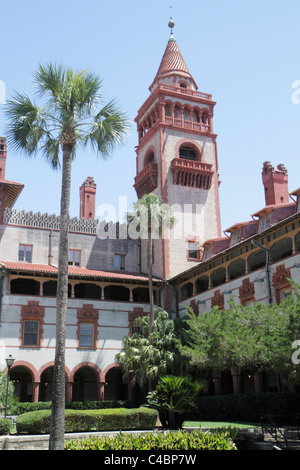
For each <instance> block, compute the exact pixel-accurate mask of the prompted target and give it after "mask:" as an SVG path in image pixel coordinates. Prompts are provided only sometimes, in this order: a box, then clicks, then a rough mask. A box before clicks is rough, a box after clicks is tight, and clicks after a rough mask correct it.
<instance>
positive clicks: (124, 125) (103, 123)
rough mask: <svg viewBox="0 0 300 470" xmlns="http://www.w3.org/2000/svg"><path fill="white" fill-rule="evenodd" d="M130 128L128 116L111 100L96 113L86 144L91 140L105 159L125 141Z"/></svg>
mask: <svg viewBox="0 0 300 470" xmlns="http://www.w3.org/2000/svg"><path fill="white" fill-rule="evenodd" d="M129 130H130V126H129V124H128V118H127V117H126V115H125V114H124V112H123V111H121V110H120V109H119V108H118V107H117V106H116V104H115V102H114V101H111V102H110V103H108V104H107V105H106V106H104V107H103V108H102V109H101V110H100V111H99V112H98V113H97V114H96V115H95V119H94V124H93V127H92V129H91V131H90V132H89V133H88V134H87V136H86V139H85V145H86V144H87V143H88V142H89V143H90V144H91V145H92V147H93V148H94V149H95V150H96V151H97V152H98V153H99V154H101V156H102V157H103V158H104V159H105V158H108V157H110V156H111V154H112V152H113V150H114V149H115V147H116V146H118V145H122V144H124V143H125V141H126V138H127V137H128V134H129Z"/></svg>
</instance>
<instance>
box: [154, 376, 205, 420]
mask: <svg viewBox="0 0 300 470" xmlns="http://www.w3.org/2000/svg"><path fill="white" fill-rule="evenodd" d="M202 389H203V385H202V384H200V383H199V382H196V381H195V380H192V379H190V378H189V377H176V376H174V375H167V376H165V377H162V378H161V379H160V380H159V382H158V384H157V386H156V389H155V390H154V391H153V392H150V393H149V394H148V396H147V400H148V403H149V406H150V407H152V408H154V409H156V410H158V412H159V419H160V421H161V423H162V425H163V427H165V428H168V429H179V428H181V427H182V424H183V421H184V419H185V416H186V413H187V412H189V411H191V410H193V409H195V408H196V405H195V400H196V397H197V396H198V395H199V393H200V391H201V390H202Z"/></svg>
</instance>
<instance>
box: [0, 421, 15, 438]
mask: <svg viewBox="0 0 300 470" xmlns="http://www.w3.org/2000/svg"><path fill="white" fill-rule="evenodd" d="M11 428H12V420H11V419H10V418H1V419H0V436H4V435H5V434H9V433H10V430H11Z"/></svg>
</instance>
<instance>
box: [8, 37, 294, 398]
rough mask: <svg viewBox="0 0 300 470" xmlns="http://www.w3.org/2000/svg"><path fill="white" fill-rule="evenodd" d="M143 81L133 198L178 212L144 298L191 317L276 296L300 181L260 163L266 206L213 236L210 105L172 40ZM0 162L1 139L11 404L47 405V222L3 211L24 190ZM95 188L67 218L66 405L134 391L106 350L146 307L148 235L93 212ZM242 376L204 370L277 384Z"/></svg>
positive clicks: (288, 274) (51, 275)
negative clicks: (134, 234)
mask: <svg viewBox="0 0 300 470" xmlns="http://www.w3.org/2000/svg"><path fill="white" fill-rule="evenodd" d="M149 90H150V95H149V97H148V98H147V100H146V101H145V103H144V104H143V105H142V106H141V108H140V109H139V111H138V114H137V117H136V120H135V121H136V124H137V131H138V146H137V148H136V176H135V179H134V187H135V190H136V193H137V197H138V198H139V197H141V196H142V195H143V194H145V193H149V192H153V193H154V194H156V195H159V196H161V197H162V199H163V201H164V202H166V203H168V204H169V205H171V206H172V209H173V212H174V215H175V219H176V220H177V224H175V227H174V231H173V232H172V233H170V236H169V237H166V238H163V239H158V240H154V254H155V256H154V263H153V273H154V276H155V277H154V279H153V283H154V291H155V303H156V304H157V305H161V306H163V307H165V308H167V309H170V310H171V312H173V313H176V312H178V311H179V313H180V312H182V311H184V308H185V305H190V306H192V307H193V308H194V311H195V313H196V314H200V313H202V312H204V311H209V310H210V308H211V307H213V306H215V305H217V306H219V307H220V308H226V305H227V302H228V300H229V299H230V297H231V296H232V295H234V296H235V300H236V301H237V302H240V303H241V304H243V305H247V304H249V303H252V302H255V301H258V302H262V303H268V302H280V300H281V299H282V298H283V297H284V296H285V295H288V294H290V293H291V292H292V290H291V286H290V284H289V282H288V279H289V278H292V279H294V280H295V281H296V282H300V270H299V268H300V214H299V209H300V189H298V190H295V191H293V192H292V193H289V190H288V176H287V170H286V169H285V167H284V166H283V165H282V164H281V165H279V166H278V167H277V168H276V169H274V168H273V166H272V165H271V163H270V162H265V163H264V165H263V170H262V181H263V185H264V188H265V206H264V207H263V208H262V209H261V210H260V211H258V212H256V213H254V214H252V216H251V219H250V220H248V221H246V222H241V223H236V224H235V225H233V226H232V227H229V228H228V229H227V230H224V232H223V236H222V231H221V225H220V206H219V192H218V188H219V175H218V155H217V144H216V138H217V136H216V134H215V133H214V130H213V114H214V107H215V104H216V103H215V102H214V101H213V100H212V96H211V95H210V94H207V93H202V92H199V91H198V87H197V85H196V82H195V80H194V78H193V77H192V75H191V74H190V72H189V70H188V68H187V65H186V63H185V61H184V59H183V57H182V55H181V53H180V50H179V47H178V45H177V42H176V41H175V39H174V38H173V35H171V38H170V40H169V41H168V43H167V47H166V50H165V52H164V54H163V58H162V61H161V64H160V66H159V69H158V71H157V74H156V75H155V78H154V80H153V82H152V84H151V86H150V88H149ZM6 158H7V149H6V139H5V137H1V138H0V289H1V292H0V294H1V296H0V302H1V304H0V324H1V327H0V346H1V349H2V351H3V354H11V355H12V356H13V357H14V358H15V362H14V364H13V367H12V369H11V378H12V380H13V381H14V383H15V390H16V393H17V395H18V396H19V398H20V400H21V401H39V400H42V401H46V400H50V398H51V383H52V373H53V361H54V353H55V351H54V350H55V317H56V298H55V296H56V283H57V271H58V270H57V264H58V237H59V217H57V216H56V215H49V214H40V213H37V214H34V213H32V212H30V211H29V212H26V211H18V210H17V209H15V208H14V206H15V203H16V201H17V198H18V196H19V194H20V192H21V191H22V190H23V185H22V184H20V183H15V182H12V181H9V180H6V175H5V163H6ZM95 196H96V184H95V182H94V179H93V178H92V177H88V178H87V179H86V180H85V181H84V182H83V184H82V186H81V187H80V190H79V218H73V219H71V220H70V226H69V290H68V296H69V302H68V318H67V340H66V371H65V372H66V400H67V401H72V400H73V401H74V400H75V401H77V400H103V399H121V398H132V397H133V391H132V389H131V388H130V387H128V386H127V384H126V383H124V381H123V377H122V372H121V369H120V367H119V364H117V363H116V361H115V355H116V353H118V352H119V351H120V350H121V349H122V345H123V338H124V336H127V335H130V334H131V327H132V324H133V322H134V319H135V318H136V317H137V316H140V315H147V314H148V312H149V295H148V277H147V275H146V273H147V260H146V257H145V252H146V250H145V247H146V246H145V244H146V243H147V241H146V240H139V239H131V238H130V237H129V236H128V233H127V227H126V225H122V224H119V223H117V224H115V223H106V222H100V221H99V220H97V219H96V218H95ZM178 221H179V225H178ZM176 225H177V226H176ZM176 293H177V294H176ZM170 299H171V301H170ZM3 354H2V355H0V362H1V361H2V363H1V364H0V367H1V368H4V367H5V361H4V360H3V359H4V357H3ZM245 373H246V372H244V375H243V371H242V372H240V371H229V376H230V377H229V379H228V377H227V382H226V384H227V385H226V386H225V387H224V386H223V388H222V383H224V381H223V382H222V380H223V379H222V377H215V378H214V387H215V389H214V393H221V392H240V391H249V390H257V391H259V390H265V391H267V390H272V389H274V388H276V384H275V382H274V377H263V378H262V377H258V376H257V377H249V374H248V376H247V375H245ZM228 383H230V385H228Z"/></svg>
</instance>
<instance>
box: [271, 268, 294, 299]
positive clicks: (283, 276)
mask: <svg viewBox="0 0 300 470" xmlns="http://www.w3.org/2000/svg"><path fill="white" fill-rule="evenodd" d="M288 278H291V270H290V268H286V267H285V265H284V264H280V265H279V266H277V267H276V272H275V274H273V277H272V283H273V287H274V290H275V299H276V303H277V304H279V303H280V291H281V290H282V289H286V288H289V287H291V284H290V282H289V280H288Z"/></svg>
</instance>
